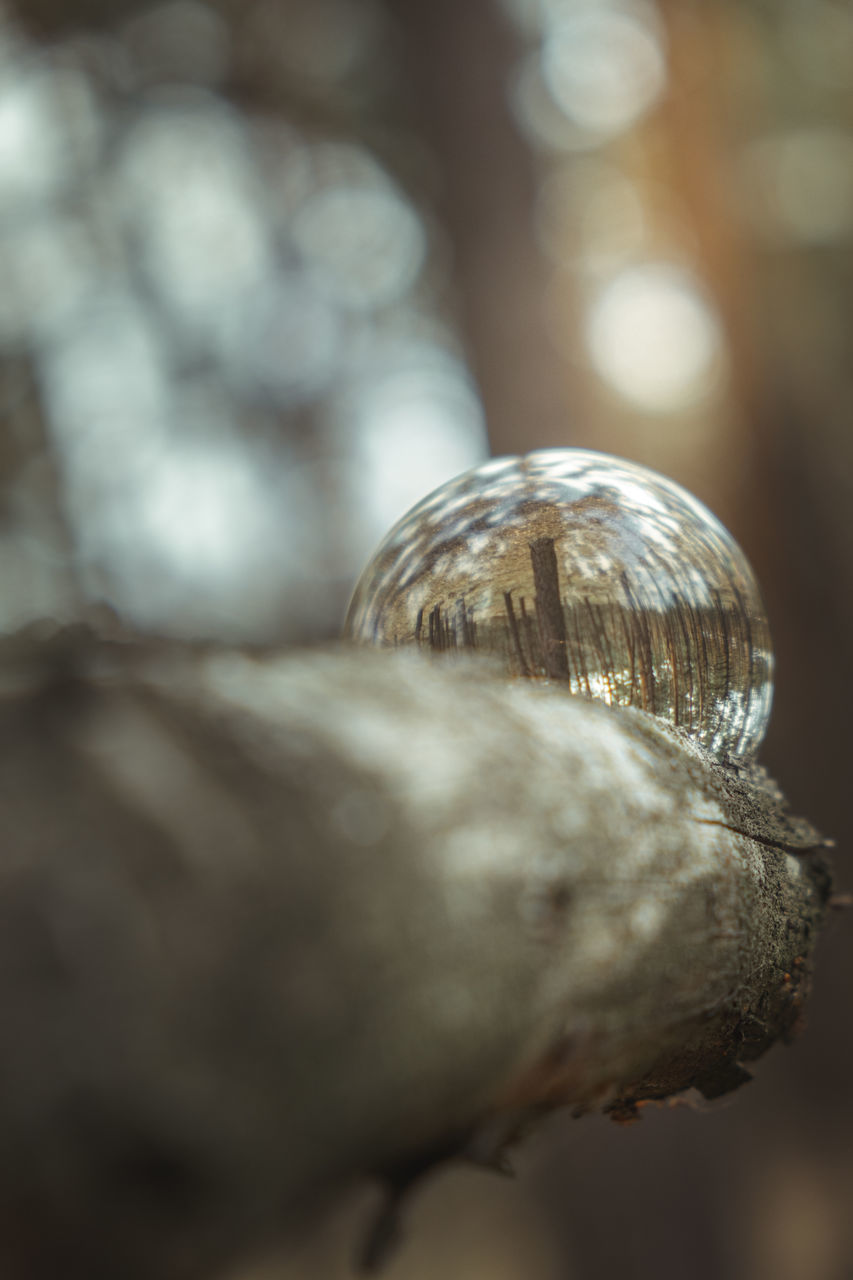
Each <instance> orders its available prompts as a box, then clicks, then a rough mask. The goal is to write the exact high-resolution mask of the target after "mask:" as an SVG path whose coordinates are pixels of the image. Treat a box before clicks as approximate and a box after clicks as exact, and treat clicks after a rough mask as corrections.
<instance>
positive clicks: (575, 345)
mask: <svg viewBox="0 0 853 1280" xmlns="http://www.w3.org/2000/svg"><path fill="white" fill-rule="evenodd" d="M851 322H853V8H851V7H850V6H849V4H848V3H847V2H846V0H845V2H843V3H834V2H832V0H774V2H773V3H772V4H770V3H767V2H766V0H738V2H737V3H731V4H729V3H725V2H724V0H713V2H712V3H708V0H701V2H700V0H658V2H657V3H654V2H653V0H465V2H464V3H458V2H456V0H210V2H209V3H203V2H202V0H173V2H167V3H160V4H151V3H144V2H137V0H21V2H20V4H17V5H16V4H14V3H12V2H11V0H6V2H5V3H3V4H2V7H0V412H2V426H0V502H2V506H0V583H2V590H0V627H2V628H3V629H5V630H11V629H14V628H16V627H18V626H21V625H24V624H26V623H27V622H29V621H31V620H33V619H35V618H38V617H43V616H48V617H57V618H73V617H79V616H81V615H84V614H86V613H92V612H93V611H94V613H95V614H96V615H97V613H98V611H99V610H101V611H104V610H107V611H109V613H111V614H118V615H119V617H120V618H121V619H122V620H123V621H124V622H125V623H126V624H127V625H129V626H130V627H133V628H136V629H137V630H139V631H140V632H143V633H147V634H152V635H165V636H174V637H183V638H193V639H195V638H200V639H210V638H213V639H223V640H227V641H230V642H237V643H252V644H259V645H278V644H282V643H284V644H302V643H311V642H315V641H322V640H326V639H328V638H329V637H332V636H334V635H335V634H336V633H337V631H338V629H339V626H340V620H341V617H342V614H343V610H344V608H345V605H346V601H347V598H348V595H349V592H350V590H351V587H352V584H353V581H354V578H355V576H356V574H357V573H358V571H359V569H360V567H361V566H362V564H363V563H364V561H365V560H366V559H367V557H368V556H369V554H370V552H371V550H372V549H373V547H374V545H375V543H376V542H377V540H378V539H379V538H380V537H381V535H382V534H383V533H384V532H385V530H386V529H387V527H388V526H389V525H390V524H391V523H392V522H393V521H394V520H395V519H396V518H397V517H398V516H400V515H401V514H402V513H403V512H404V511H405V510H406V508H407V507H408V506H409V505H411V503H412V502H414V501H415V500H416V499H418V498H420V497H421V496H423V494H424V493H426V492H427V491H428V490H430V489H431V488H433V487H435V486H436V485H438V484H440V483H441V482H442V481H444V480H445V479H447V478H449V477H450V476H452V475H454V474H456V473H457V472H459V471H461V470H463V469H465V468H467V467H469V466H471V465H473V464H475V463H477V462H478V461H480V460H481V459H483V458H485V457H486V456H488V454H489V452H494V453H508V452H521V451H525V450H528V449H531V448H536V447H540V446H546V445H577V446H584V447H589V448H595V449H601V450H604V451H608V452H614V453H617V454H620V455H623V456H625V457H628V458H632V459H634V460H636V461H639V462H642V463H646V464H648V465H650V466H652V467H654V468H656V469H657V470H660V471H663V472H665V473H666V474H668V475H670V476H672V477H673V478H675V479H676V480H678V481H680V482H681V483H683V484H685V485H686V486H687V487H688V488H689V489H691V490H692V491H693V492H695V493H696V494H697V495H698V496H699V497H700V498H701V499H702V500H703V501H704V502H706V503H707V504H708V505H709V506H710V507H711V508H712V509H713V510H714V511H715V512H716V513H717V514H718V515H719V516H720V517H721V518H722V520H723V521H724V522H725V523H726V524H727V525H728V526H729V527H730V528H731V530H732V531H733V533H734V534H735V536H736V537H737V538H738V540H739V541H740V542H741V544H742V545H743V547H744V548H745V550H746V552H747V554H748V556H749V557H750V559H751V560H752V562H753V565H754V567H755V569H756V571H757V574H758V577H759V580H760V581H761V583H762V585H763V588H764V592H765V597H766V600H767V605H768V609H769V614H770V620H771V625H772V629H773V632H774V636H775V641H776V649H777V659H778V667H777V694H776V704H775V711H774V716H773V721H772V726H771V731H770V734H769V737H768V740H767V744H766V748H765V750H764V752H763V756H762V758H763V760H764V761H765V762H766V764H767V765H768V767H769V768H770V769H771V771H772V772H773V773H774V774H775V775H776V777H778V779H779V780H780V782H781V784H782V786H783V787H784V789H785V791H786V792H787V794H788V795H789V797H790V799H791V802H792V805H793V807H794V808H795V809H796V810H798V811H800V812H802V813H804V814H805V815H807V816H808V817H809V818H810V819H812V820H813V821H814V822H815V823H817V824H818V825H819V826H820V827H821V828H822V829H823V830H824V831H825V832H826V833H827V834H829V835H833V836H835V837H836V838H837V840H838V842H839V855H838V857H837V873H838V880H839V887H841V888H845V887H846V888H850V887H853V886H851V876H850V872H849V870H848V866H847V862H846V851H847V849H848V848H849V847H850V836H851V826H853V818H851V814H850V812H849V806H848V803H847V793H848V791H849V781H848V775H849V769H850V751H849V747H848V738H849V733H850V725H851V722H853V662H851V659H850V654H851V651H853V521H851V517H850V512H851V509H853V433H852V432H851V428H853V359H851V339H850V333H851ZM851 961H853V942H851V927H850V923H849V922H848V920H847V919H845V917H844V916H843V915H839V916H838V917H836V918H835V919H834V920H832V921H831V922H830V926H829V929H828V931H827V936H826V938H825V940H824V942H823V945H822V948H821V953H820V963H819V969H818V975H817V988H816V993H815V998H814V1000H813V1002H812V1004H811V1007H810V1012H809V1020H808V1025H807V1027H806V1029H805V1032H804V1034H803V1036H802V1037H801V1038H800V1040H799V1041H798V1042H797V1043H796V1044H795V1045H794V1046H792V1047H791V1048H789V1049H777V1050H776V1051H775V1052H774V1053H773V1054H772V1055H771V1056H770V1057H769V1058H768V1060H767V1061H766V1062H765V1063H762V1064H759V1067H758V1077H759V1078H758V1080H757V1081H756V1082H755V1083H754V1084H752V1085H751V1086H749V1087H748V1088H746V1089H745V1090H743V1091H742V1092H741V1093H739V1094H737V1095H736V1096H734V1097H733V1098H732V1099H726V1100H723V1102H721V1103H718V1104H716V1105H715V1106H713V1107H710V1106H699V1107H694V1108H686V1107H678V1108H665V1109H659V1110H654V1109H652V1110H646V1112H645V1114H644V1118H643V1120H642V1123H640V1124H637V1125H635V1126H633V1127H631V1128H629V1129H623V1128H617V1127H616V1126H615V1125H612V1124H609V1123H608V1122H606V1121H604V1120H601V1119H598V1120H595V1119H588V1120H584V1121H578V1122H572V1121H570V1120H569V1119H568V1118H563V1119H556V1120H552V1122H551V1123H550V1125H549V1126H548V1127H547V1129H546V1131H545V1132H544V1133H543V1134H542V1135H541V1136H540V1137H538V1138H537V1139H535V1140H534V1141H533V1142H532V1143H530V1144H529V1145H528V1147H527V1148H526V1149H524V1150H523V1151H522V1152H521V1153H520V1155H519V1158H518V1162H517V1163H518V1167H519V1171H520V1174H521V1176H520V1177H519V1179H518V1180H517V1181H516V1182H515V1183H505V1182H500V1181H498V1180H497V1179H495V1180H492V1179H490V1178H489V1177H488V1176H487V1175H484V1174H473V1173H467V1172H464V1171H459V1172H454V1173H450V1174H448V1175H446V1176H444V1177H442V1178H438V1179H437V1180H435V1182H434V1183H433V1184H431V1185H430V1186H429V1187H428V1188H427V1190H426V1191H425V1193H424V1194H423V1195H422V1196H421V1197H420V1198H419V1199H418V1200H417V1201H416V1202H415V1203H414V1205H413V1206H412V1209H411V1212H410V1215H409V1223H410V1226H411V1230H410V1232H409V1235H408V1238H407V1240H406V1242H405V1243H404V1246H403V1248H402V1250H401V1252H400V1253H399V1255H398V1256H397V1257H396V1258H395V1259H394V1261H393V1262H392V1264H391V1265H390V1267H389V1270H388V1273H387V1274H388V1277H389V1280H420V1278H421V1277H431V1276H434V1275H437V1274H440V1275H441V1276H442V1277H443V1280H454V1278H456V1277H459V1278H460V1280H462V1278H464V1280H476V1278H478V1277H484V1278H486V1277H488V1280H517V1278H521V1277H524V1280H556V1278H557V1277H566V1278H567V1280H572V1278H575V1277H576V1278H577V1280H585V1278H592V1280H594V1278H596V1277H602V1278H604V1280H607V1278H609V1277H611V1276H613V1277H616V1276H620V1277H621V1276H626V1275H627V1276H635V1277H645V1276H649V1277H655V1278H656V1280H657V1278H659V1280H668V1278H669V1277H681V1276H685V1275H689V1276H691V1277H694V1278H698V1280H701V1278H704V1277H707V1278H708V1280H711V1278H717V1277H726V1278H729V1277H731V1278H732V1280H764V1277H767V1278H768V1280H769V1277H773V1278H774V1280H836V1278H837V1280H841V1278H842V1277H850V1276H851V1275H853V1214H851V1206H853V1097H852V1096H851V1078H853V1020H851V1015H850V1010H851V990H853V986H852V985H851V979H853V964H851ZM365 1195H366V1196H367V1199H368V1201H369V1199H370V1193H365ZM364 1208H365V1203H364V1201H362V1200H359V1201H358V1202H354V1204H353V1205H352V1206H351V1207H350V1209H349V1210H348V1211H347V1212H346V1213H344V1214H342V1215H341V1217H340V1219H338V1220H336V1221H335V1222H333V1223H332V1224H331V1225H330V1227H329V1230H328V1231H326V1232H325V1233H324V1234H323V1235H322V1237H319V1238H316V1239H314V1240H313V1241H311V1242H307V1243H306V1244H305V1245H304V1246H303V1247H301V1248H300V1249H299V1250H297V1251H295V1252H294V1253H293V1255H292V1256H291V1257H290V1258H289V1259H287V1260H285V1261H284V1262H282V1263H281V1264H280V1265H279V1266H277V1267H276V1268H274V1269H272V1270H267V1271H265V1272H264V1273H263V1276H264V1277H265V1280H272V1278H273V1277H274V1276H281V1277H282V1278H283V1280H301V1278H303V1277H304V1278H305V1280H313V1278H314V1277H326V1276H328V1277H332V1278H333V1280H334V1277H338V1276H340V1277H343V1276H344V1275H346V1274H347V1272H348V1267H349V1261H350V1258H351V1256H352V1250H353V1245H354V1237H355V1234H357V1228H358V1225H359V1223H360V1222H361V1220H362V1218H363V1212H364ZM260 1275H261V1273H257V1277H253V1280H259V1278H260Z"/></svg>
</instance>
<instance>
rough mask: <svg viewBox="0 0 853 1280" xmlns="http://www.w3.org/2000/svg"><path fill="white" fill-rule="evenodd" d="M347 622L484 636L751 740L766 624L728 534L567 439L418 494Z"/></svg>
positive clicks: (663, 712)
mask: <svg viewBox="0 0 853 1280" xmlns="http://www.w3.org/2000/svg"><path fill="white" fill-rule="evenodd" d="M345 634H346V635H347V636H348V637H350V638H352V639H353V640H356V641H359V642H363V643H368V644H377V645H385V646H397V645H418V646H420V647H421V648H424V649H428V650H432V651H437V652H442V653H445V652H450V651H454V650H473V651H478V652H482V653H488V654H491V655H494V656H496V657H498V658H499V659H501V660H502V662H503V664H504V666H505V668H506V670H507V672H508V673H510V674H512V675H517V676H529V677H533V678H538V679H545V680H558V681H560V682H562V683H564V684H565V685H567V686H568V687H569V689H570V690H571V691H572V693H574V694H577V695H580V696H588V697H592V698H599V699H601V700H602V701H604V702H607V703H616V704H619V705H620V706H634V707H641V708H643V709H644V710H646V711H650V712H652V713H653V714H654V715H656V716H660V717H662V718H663V719H665V720H668V721H670V723H672V724H674V725H679V726H681V727H682V728H683V729H685V730H687V732H688V733H690V734H692V735H693V736H694V737H695V738H696V739H697V740H698V741H699V742H701V743H702V744H703V745H704V746H705V747H707V748H708V749H710V750H711V751H713V752H715V753H717V754H719V755H722V754H726V753H729V754H732V755H737V756H751V755H753V754H754V753H755V751H756V750H757V748H758V746H759V744H760V742H761V740H762V738H763V736H764V732H765V730H766V728H767V721H768V719H769V716H770V704H771V700H772V695H773V654H772V650H771V645H770V634H769V631H768V626H767V620H766V617H765V613H764V608H763V605H762V602H761V597H760V594H759V591H758V586H757V584H756V581H755V578H754V577H753V574H752V571H751V569H750V567H749V565H748V563H747V561H746V558H745V557H744V555H743V552H742V551H741V550H740V548H739V547H738V546H737V544H736V543H735V542H734V540H733V539H732V537H731V536H730V535H729V534H728V533H727V532H726V530H725V529H724V528H723V526H722V525H721V524H720V523H719V521H718V520H716V519H715V517H714V516H712V515H711V513H710V511H708V510H707V508H706V507H704V506H702V504H701V503H700V502H698V501H697V500H696V499H695V498H693V497H691V495H690V494H689V493H687V492H686V491H685V490H684V489H682V488H680V487H679V486H678V485H677V484H674V483H673V482H672V481H671V480H667V479H665V478H664V477H663V476H659V475H657V474H656V473H655V472H653V471H649V470H648V469H647V468H645V467H641V466H637V465H636V464H634V463H631V462H623V461H622V460H621V459H619V458H612V457H608V456H607V455H606V454H600V453H590V452H588V451H587V450H583V449H549V450H542V451H541V452H537V453H530V454H528V455H527V456H526V457H522V458H496V459H494V460H493V461H491V462H487V463H485V464H484V465H483V466H480V467H476V468H475V469H474V470H473V471H468V472H466V473H465V474H464V475H461V476H459V477H457V479H455V480H451V481H450V482H449V483H448V484H445V485H443V486H442V487H441V488H440V489H437V490H436V491H435V492H434V493H432V494H430V495H429V497H427V498H424V500H423V501H422V502H420V503H418V505H417V506H416V507H413V508H412V510H411V511H410V512H409V513H408V515H406V516H404V517H403V519H402V520H400V521H399V523H398V524H396V525H395V526H394V528H393V529H392V530H391V532H390V533H389V534H388V535H387V537H386V538H385V540H384V542H383V543H382V544H381V545H380V547H379V549H378V550H377V552H376V554H375V555H374V557H373V559H372V560H371V562H370V564H369V565H368V566H367V568H366V569H365V571H364V573H363V574H362V577H361V579H360V581H359V582H358V585H357V586H356V589H355V593H354V595H353V598H352V601H351V603H350V607H349V612H348V614H347V620H346V624H345Z"/></svg>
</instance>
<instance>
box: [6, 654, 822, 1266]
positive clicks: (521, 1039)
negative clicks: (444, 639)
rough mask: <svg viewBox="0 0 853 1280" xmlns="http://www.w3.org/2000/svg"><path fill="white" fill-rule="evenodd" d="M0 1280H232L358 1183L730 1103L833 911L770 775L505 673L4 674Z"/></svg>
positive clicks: (474, 669)
mask: <svg viewBox="0 0 853 1280" xmlns="http://www.w3.org/2000/svg"><path fill="white" fill-rule="evenodd" d="M0 682H2V685H3V697H2V699H1V700H0V739H2V758H3V760H4V769H3V803H2V806H0V823H2V849H3V862H2V875H1V876H0V999H2V1007H3V1009H4V1023H5V1035H4V1037H3V1040H2V1043H1V1044H0V1083H2V1088H0V1151H2V1152H3V1159H2V1164H0V1270H2V1273H3V1275H5V1276H8V1277H13V1278H14V1277H27V1280H30V1278H32V1277H35V1278H36V1280H41V1277H44V1278H45V1280H47V1277H50V1280H53V1278H54V1277H55V1275H57V1274H63V1275H64V1276H66V1277H69V1276H70V1277H74V1276H78V1275H79V1276H81V1277H82V1276H86V1277H87V1280H98V1278H99V1277H104V1278H105V1280H106V1277H110V1280H114V1277H115V1276H116V1275H121V1276H122V1277H125V1278H126V1280H135V1278H136V1277H139V1278H140V1280H141V1278H142V1277H146V1278H148V1277H157V1278H158V1280H160V1278H161V1277H166V1278H171V1277H175V1278H178V1277H180V1278H183V1277H195V1276H199V1277H201V1276H211V1275H213V1274H216V1272H217V1271H218V1270H219V1269H220V1268H221V1267H223V1266H224V1265H226V1264H230V1263H233V1262H234V1261H235V1260H239V1259H241V1258H245V1257H248V1256H250V1255H251V1254H254V1253H257V1252H260V1251H262V1250H264V1249H265V1248H266V1247H268V1246H270V1245H271V1244H272V1243H273V1242H274V1240H275V1238H276V1236H277V1235H278V1234H279V1233H280V1231H281V1229H282V1222H283V1216H284V1221H285V1223H286V1221H287V1217H288V1215H292V1216H294V1217H296V1216H298V1215H300V1214H302V1213H303V1212H304V1210H305V1209H306V1207H308V1206H311V1205H315V1204H319V1203H321V1202H322V1200H323V1198H324V1197H325V1196H326V1195H327V1194H329V1193H330V1192H331V1191H333V1190H334V1189H335V1188H336V1187H338V1186H340V1185H341V1184H342V1183H344V1182H346V1181H347V1180H348V1179H351V1178H353V1177H355V1176H358V1175H360V1174H364V1173H368V1172H374V1173H375V1172H379V1173H385V1174H387V1175H389V1176H392V1177H396V1178H397V1179H398V1180H400V1181H405V1179H406V1177H408V1176H410V1175H412V1174H413V1173H414V1172H416V1171H417V1170H418V1169H419V1168H421V1167H423V1165H425V1164H427V1163H429V1161H430V1160H431V1159H433V1158H435V1157H436V1156H437V1155H439V1154H447V1153H450V1152H465V1153H467V1154H468V1155H470V1156H471V1157H473V1158H476V1159H481V1160H483V1161H485V1162H487V1163H488V1162H497V1161H499V1159H500V1157H501V1153H502V1148H503V1145H504V1143H505V1142H506V1140H508V1139H509V1138H511V1137H512V1136H514V1135H515V1134H516V1132H517V1131H518V1130H520V1128H522V1127H523V1126H524V1125H525V1124H526V1123H527V1122H528V1121H529V1119H530V1117H531V1116H532V1115H534V1114H536V1113H538V1112H539V1111H541V1110H542V1109H545V1108H547V1107H549V1106H551V1105H556V1104H560V1105H562V1104H569V1105H571V1106H573V1107H575V1108H577V1109H578V1110H579V1111H586V1110H590V1109H594V1108H598V1109H602V1108H603V1109H606V1110H610V1111H612V1112H614V1113H615V1114H616V1115H620V1116H624V1115H626V1114H629V1113H630V1112H631V1110H632V1108H633V1107H634V1106H635V1104H636V1102H637V1101H639V1100H641V1099H643V1098H649V1097H662V1096H666V1095H667V1094H670V1093H673V1092H675V1091H678V1090H682V1089H686V1088H688V1087H689V1086H691V1085H692V1086H696V1087H698V1088H700V1089H701V1090H702V1091H703V1092H704V1093H706V1094H707V1095H709V1096H713V1095H715V1094H717V1093H719V1092H722V1091H724V1090H725V1089H727V1088H730V1087H733V1086H734V1085H735V1084H736V1083H739V1081H740V1080H741V1079H743V1078H744V1077H745V1074H746V1073H745V1072H744V1070H743V1067H742V1064H743V1063H744V1062H745V1061H748V1060H750V1059H752V1058H754V1057H756V1056H757V1055H758V1054H760V1053H762V1052H763V1051H764V1050H765V1049H766V1048H767V1047H768V1046H769V1045H770V1044H771V1043H772V1042H773V1041H774V1040H776V1039H777V1038H779V1037H780V1036H786V1035H788V1034H789V1033H790V1032H791V1030H792V1029H793V1028H794V1026H795V1024H796V1022H797V1019H798V1016H799V1011H800V1006H801V1003H802V998H803V995H804V992H805V990H806V987H807V985H808V980H809V974H810V969H811V952H812V946H813V943H814V940H815V935H816V932H817V928H818V925H819V922H820V919H821V915H822V910H823V904H824V901H825V898H826V893H827V884H828V881H827V877H826V874H825V871H824V870H823V867H822V865H821V862H820V859H819V857H817V856H815V850H816V849H817V847H818V846H819V845H820V840H819V837H818V836H817V835H816V834H815V833H814V832H813V831H812V829H811V828H809V827H808V826H807V825H806V824H803V823H797V822H794V821H792V820H790V819H788V818H787V817H786V816H785V814H784V812H783V809H782V806H781V800H780V797H779V796H778V794H777V793H776V792H775V790H774V788H773V787H772V785H771V784H770V783H769V782H768V781H767V780H766V778H764V776H763V775H762V774H761V773H760V771H757V770H753V771H749V770H747V771H743V770H738V769H737V768H736V767H734V766H731V767H723V766H721V765H720V764H718V763H716V762H714V761H713V760H711V759H710V758H709V757H708V756H707V755H705V754H704V753H703V752H701V751H700V750H699V749H697V748H696V747H695V746H693V745H692V744H691V743H690V742H689V741H688V740H687V739H686V738H684V737H683V736H681V735H679V734H678V733H677V732H676V731H672V730H670V729H668V728H667V727H666V726H665V725H663V724H662V723H658V722H657V721H655V720H653V719H652V718H650V717H649V716H647V715H645V714H643V713H640V712H632V711H630V710H615V709H609V708H607V707H604V706H602V705H600V704H597V703H589V702H586V701H583V700H580V699H572V698H570V697H568V696H566V695H565V694H564V693H563V692H562V691H561V690H560V688H559V687H556V686H547V685H542V684H538V683H536V682H532V681H530V682H527V681H515V682H507V681H506V680H505V679H503V678H501V677H500V676H499V675H497V674H494V673H493V672H492V671H491V669H490V668H489V667H481V666H479V665H477V664H467V663H461V662H460V663H455V662H452V661H449V660H445V661H443V662H442V661H437V662H435V663H431V662H429V661H427V660H425V659H423V658H421V657H419V656H418V655H408V654H407V655H402V654H388V653H373V652H363V651H340V652H329V653H306V654H295V655H291V656H285V657H277V656H266V657H263V656H260V657H254V658H252V657H247V656H245V655H241V654H237V653H222V652H218V651H195V652H192V653H190V652H188V651H186V650H183V651H182V650H178V649H173V648H169V649H166V648H163V649H158V648H153V647H140V646H137V645H131V644H107V643H103V642H96V641H94V640H93V639H92V637H91V636H89V635H88V634H87V633H85V632H73V633H62V634H60V635H59V636H56V637H53V638H50V637H47V638H42V639H38V638H37V637H34V636H33V635H28V636H27V637H24V638H23V639H20V638H19V639H17V640H14V639H13V640H11V641H7V642H5V644H4V646H3V647H2V649H0Z"/></svg>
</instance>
